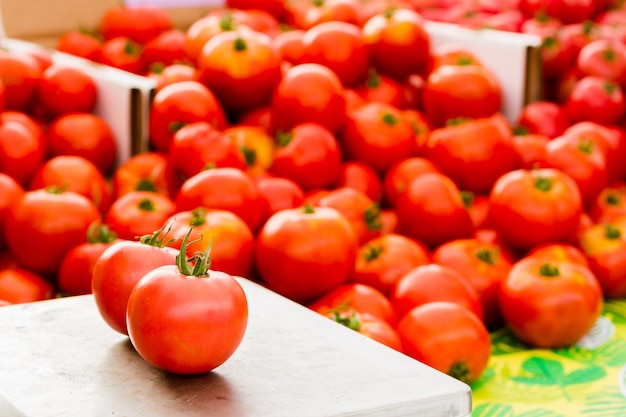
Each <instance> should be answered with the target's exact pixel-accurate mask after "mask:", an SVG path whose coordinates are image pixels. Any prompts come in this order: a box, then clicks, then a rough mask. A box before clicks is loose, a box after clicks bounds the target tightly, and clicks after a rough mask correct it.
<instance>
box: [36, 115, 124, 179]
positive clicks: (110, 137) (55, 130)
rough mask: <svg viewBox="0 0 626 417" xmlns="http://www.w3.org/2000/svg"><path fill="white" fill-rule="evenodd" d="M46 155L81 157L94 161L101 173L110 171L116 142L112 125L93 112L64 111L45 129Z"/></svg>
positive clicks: (112, 166)
mask: <svg viewBox="0 0 626 417" xmlns="http://www.w3.org/2000/svg"><path fill="white" fill-rule="evenodd" d="M45 132H46V139H47V143H48V156H49V157H54V156H60V155H75V156H82V157H83V158H86V159H88V160H89V161H91V162H92V163H93V164H95V165H96V166H97V167H98V169H99V170H100V171H101V172H102V173H103V174H106V175H108V174H111V173H112V171H113V168H114V167H115V164H116V162H117V146H118V145H117V142H116V140H115V136H114V134H113V131H112V130H111V126H109V124H108V122H107V121H106V120H104V119H103V118H102V117H101V116H98V115H96V114H93V113H84V112H73V113H68V114H63V115H61V116H59V117H57V118H55V119H54V120H52V122H50V124H48V125H47V128H46V130H45Z"/></svg>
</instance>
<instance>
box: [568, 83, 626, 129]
mask: <svg viewBox="0 0 626 417" xmlns="http://www.w3.org/2000/svg"><path fill="white" fill-rule="evenodd" d="M625 110H626V97H625V96H624V92H623V90H622V87H621V86H620V85H619V84H618V83H616V82H615V81H611V80H607V79H605V78H602V77H597V76H593V75H588V76H586V77H583V78H581V79H580V80H578V81H577V82H576V83H575V84H574V86H573V87H572V91H571V92H570V94H569V97H568V98H567V100H566V102H565V111H566V112H567V117H568V118H569V120H571V121H572V122H573V123H576V122H580V121H585V120H587V121H592V122H596V123H598V124H604V125H609V124H616V123H618V122H619V121H620V120H621V119H622V118H623V116H624V111H625Z"/></svg>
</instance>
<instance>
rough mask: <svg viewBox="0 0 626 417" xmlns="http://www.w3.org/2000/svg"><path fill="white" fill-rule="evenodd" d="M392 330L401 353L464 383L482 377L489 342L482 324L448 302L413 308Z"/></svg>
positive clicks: (471, 315)
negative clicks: (394, 332) (400, 345)
mask: <svg viewBox="0 0 626 417" xmlns="http://www.w3.org/2000/svg"><path fill="white" fill-rule="evenodd" d="M396 329H397V331H398V335H399V336H400V340H401V341H402V351H403V352H404V353H406V354H407V355H409V356H411V357H412V358H414V359H417V360H418V361H420V362H423V363H425V364H426V365H428V366H431V367H433V368H435V369H437V370H439V371H441V372H444V373H447V374H448V375H450V376H452V377H454V378H457V379H459V380H461V381H463V382H465V383H468V384H471V383H472V382H474V381H475V380H476V379H478V377H479V376H480V375H482V373H483V371H484V370H485V369H486V367H487V363H488V362H489V358H490V356H491V339H490V338H489V332H488V331H487V328H486V327H485V325H484V324H483V323H482V321H480V319H479V318H478V317H476V315H475V314H474V313H472V312H471V311H470V310H468V309H467V308H466V307H463V306H461V305H459V304H456V303H451V302H449V301H435V302H431V303H427V304H424V305H421V306H418V307H415V308H414V309H412V310H411V311H409V312H408V313H407V315H406V316H404V318H403V319H402V320H400V323H398V327H397V328H396Z"/></svg>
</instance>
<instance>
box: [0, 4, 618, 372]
mask: <svg viewBox="0 0 626 417" xmlns="http://www.w3.org/2000/svg"><path fill="white" fill-rule="evenodd" d="M227 3H228V7H227V8H223V9H215V10H211V11H209V12H207V14H206V15H205V16H203V17H201V18H199V19H197V20H196V21H194V22H192V23H191V24H190V25H189V26H188V27H186V28H182V29H180V28H176V27H175V26H174V24H173V21H172V20H171V18H170V17H169V15H168V14H167V12H166V10H163V9H161V8H159V7H156V6H142V7H136V8H125V7H116V8H113V9H111V10H110V11H109V12H108V13H106V14H105V15H104V16H103V17H102V20H101V25H100V28H99V31H98V33H97V34H86V33H83V32H79V31H74V32H70V33H66V34H65V35H64V36H62V37H61V38H60V39H59V42H58V45H57V49H58V50H60V51H63V52H66V53H71V54H74V55H78V56H81V57H84V58H87V59H91V60H94V61H97V62H101V63H104V64H107V65H111V66H115V67H117V68H120V69H124V70H126V71H130V72H134V73H136V74H140V75H144V76H146V77H152V78H154V79H155V82H156V93H155V96H154V100H153V102H152V104H151V108H150V120H149V128H150V137H149V139H150V147H151V148H150V150H149V151H147V152H144V153H141V154H137V155H133V156H132V157H131V158H130V159H128V160H126V161H119V162H118V163H117V164H114V162H111V157H110V155H111V154H113V155H114V150H113V151H112V150H111V148H110V146H111V143H114V142H113V141H111V140H110V139H108V137H107V136H106V135H105V134H104V130H105V129H104V127H102V126H101V125H99V124H96V123H95V120H90V121H89V122H88V121H87V120H82V119H81V120H74V118H79V117H82V118H87V116H86V115H85V114H89V110H90V103H91V100H92V99H93V98H92V93H90V91H91V90H90V89H89V88H86V86H87V85H88V80H84V79H83V78H81V77H78V76H77V75H76V74H74V75H72V76H71V77H70V76H68V75H67V74H66V75H64V74H63V72H62V71H56V72H53V71H52V70H51V69H50V68H54V67H55V66H54V64H53V63H51V62H49V61H46V57H44V56H37V57H35V56H29V57H24V56H20V57H17V54H13V55H11V60H12V61H10V62H11V63H12V65H11V66H8V65H4V62H9V55H10V54H11V53H9V52H5V51H0V61H2V65H0V81H1V83H0V104H1V106H0V108H2V113H0V171H1V175H0V187H1V188H2V191H1V192H0V227H1V229H0V230H1V231H2V233H1V234H0V248H2V251H3V252H2V261H0V299H2V300H3V303H6V304H9V303H19V302H28V301H35V300H41V299H46V298H50V297H53V296H54V295H55V294H58V295H63V296H71V295H79V294H87V293H93V294H94V298H95V300H96V303H97V305H98V308H99V309H100V312H101V313H102V315H103V318H104V320H105V321H106V322H107V323H108V324H109V325H110V326H111V327H112V328H113V329H115V330H116V331H118V332H120V333H123V334H129V335H130V337H131V340H132V341H133V343H134V344H136V345H137V347H138V351H139V352H140V354H141V355H142V356H144V357H145V358H146V359H147V360H148V361H149V362H151V363H153V364H155V365H156V366H159V367H162V368H164V369H170V370H172V368H170V365H171V362H167V361H168V360H171V358H170V359H166V360H164V359H163V356H167V355H173V357H175V355H176V352H174V351H175V350H176V349H175V348H173V347H164V346H163V345H162V344H161V343H156V344H157V346H156V347H155V344H154V340H155V339H152V342H151V343H152V344H150V343H149V342H148V341H146V340H143V341H142V336H141V335H142V333H141V332H142V331H145V332H146V334H147V335H148V336H149V335H150V332H156V331H157V330H156V328H155V327H154V326H152V327H151V324H150V322H149V321H150V320H152V319H154V317H157V319H158V320H161V319H163V320H166V319H167V320H169V319H171V321H168V323H178V324H176V326H178V327H185V326H184V325H182V324H181V323H187V322H189V323H191V324H189V326H188V327H185V331H188V332H190V333H189V334H193V332H195V331H197V329H198V327H197V326H200V324H199V322H197V321H194V317H196V316H197V315H201V314H202V313H200V312H199V310H192V309H190V310H189V312H188V315H187V316H186V317H183V318H181V317H177V318H173V317H171V316H170V317H168V313H167V312H168V311H172V310H174V309H164V308H163V307H164V306H163V304H165V303H166V302H165V301H162V302H161V304H160V305H147V304H146V303H145V302H142V300H141V296H139V295H138V296H135V297H133V296H132V293H133V292H134V291H135V290H136V291H138V292H139V291H144V292H145V293H150V294H153V295H154V296H155V297H160V296H161V295H162V291H163V288H164V287H168V286H171V287H172V288H174V286H176V285H177V284H176V283H178V284H180V285H181V286H184V285H185V284H183V282H187V281H189V280H186V279H185V278H184V277H182V278H181V276H180V274H181V273H182V274H183V275H185V276H187V275H188V274H185V273H184V272H183V270H185V271H187V272H189V271H188V270H189V269H190V268H192V266H191V264H189V263H185V262H182V261H181V260H183V259H188V260H195V262H198V259H199V258H198V254H200V253H208V251H209V250H210V258H211V263H210V268H211V270H210V273H209V275H211V274H213V275H216V276H217V275H219V274H224V275H225V276H227V277H230V278H231V280H228V282H232V276H242V277H246V278H249V279H253V280H255V281H258V282H260V283H262V284H263V285H265V286H267V287H268V288H269V289H271V290H273V291H276V292H277V293H279V294H282V295H284V296H286V297H288V298H290V299H292V300H294V301H296V302H298V303H300V304H302V305H305V306H307V307H309V308H311V309H312V310H314V311H317V312H318V313H320V314H321V315H324V316H326V317H328V318H329V319H332V320H335V321H337V322H338V323H341V324H343V325H345V326H347V327H349V328H351V329H353V330H355V331H358V332H360V333H362V334H364V335H366V336H367V337H370V338H372V339H374V340H377V341H379V342H381V343H384V344H386V345H388V346H390V347H391V348H393V349H396V350H398V351H401V352H404V353H406V354H407V355H410V356H412V357H414V358H416V359H418V360H420V361H423V362H425V363H427V364H429V365H431V366H433V367H435V368H436V369H439V370H441V371H442V372H446V373H448V374H450V375H453V376H454V377H456V378H459V379H461V380H463V381H466V382H468V383H471V382H473V381H475V380H476V379H477V378H478V377H479V376H480V375H481V373H482V372H483V370H484V369H485V367H486V365H487V362H488V360H489V356H490V339H489V331H491V330H495V329H498V328H501V327H502V326H508V327H509V328H510V329H511V331H512V332H513V333H514V334H515V335H516V336H517V337H518V338H519V339H520V340H521V341H523V342H525V343H527V344H528V346H531V347H532V346H536V347H561V346H567V345H571V344H574V343H576V342H577V341H578V340H579V339H580V338H581V337H582V336H583V335H584V334H585V333H586V332H588V331H589V330H590V329H591V327H592V326H593V325H594V323H595V321H596V320H597V318H598V316H599V315H600V312H601V308H602V303H603V301H604V300H605V299H608V298H618V297H624V296H626V235H625V233H626V202H625V201H626V200H625V196H626V185H625V184H624V180H626V169H625V167H626V165H624V164H623V161H624V160H625V159H624V158H625V157H626V136H625V134H626V130H624V120H625V118H624V116H625V111H626V109H625V105H624V103H625V102H624V97H623V92H622V88H623V87H624V86H626V84H625V83H626V68H625V67H624V63H625V62H626V55H624V53H626V52H624V51H626V47H624V39H623V37H622V36H621V35H620V34H621V33H622V32H621V30H623V29H622V28H626V24H625V22H626V20H624V19H623V18H622V16H624V13H626V9H621V8H620V6H619V5H618V4H613V3H612V2H610V1H607V2H597V1H593V2H592V1H585V0H578V1H569V2H565V1H558V0H545V1H540V0H534V1H525V0H519V1H506V2H490V1H479V2H476V1H471V2H469V1H445V0H439V1H435V0H433V1H416V0H369V1H365V2H363V1H360V0H325V1H322V2H320V1H313V0H301V1H292V2H283V1H279V0H264V1H260V0H255V1H249V0H231V1H229V2H227ZM469 12H471V13H469ZM574 12H575V13H574ZM426 19H429V20H439V21H448V22H454V23H457V24H462V25H465V26H471V27H476V28H478V27H487V26H488V27H495V28H498V29H502V30H510V31H518V32H526V33H535V34H538V35H540V36H541V37H542V39H543V44H542V54H543V58H544V78H545V89H544V90H545V99H544V100H541V101H538V102H534V103H530V104H528V105H527V106H526V107H525V108H524V109H523V110H522V112H521V113H520V115H519V118H518V120H515V121H510V120H507V119H506V118H505V117H504V116H503V115H502V114H501V113H500V108H501V104H502V98H503V97H502V95H503V90H502V85H503V84H502V83H504V82H506V80H500V79H498V77H497V76H496V75H495V74H494V73H493V72H492V71H491V70H490V69H489V68H488V67H486V66H485V65H484V64H483V63H482V62H481V61H480V59H479V57H477V56H476V55H474V54H472V53H471V52H469V51H467V50H465V49H464V48H462V47H460V46H458V45H452V44H450V45H444V46H442V47H441V48H438V49H437V50H434V49H433V48H431V42H430V38H429V35H428V32H427V31H426V29H425V22H426ZM514 23H515V24H514ZM14 55H15V56H14ZM18 61H20V63H19V64H18V63H17V62H18ZM22 61H24V62H22ZM5 68H12V69H5ZM55 74H56V75H55ZM9 75H12V76H11V77H10V76H9ZM15 75H19V77H15ZM15 80H17V81H15ZM68 80H71V82H70V81H68ZM67 84H70V85H67ZM53 89H60V90H61V91H65V92H66V94H68V96H67V97H63V98H59V95H54V94H52V93H51V91H52V90H53ZM76 91H80V92H81V93H80V94H78V93H76ZM71 92H73V93H71ZM95 93H97V92H94V93H93V94H95ZM70 94H71V96H69V95H70ZM70 105H71V106H70ZM68 106H70V107H69V108H68ZM92 118H93V117H92ZM73 133H80V135H76V136H77V137H78V138H74V137H73V136H72V134H73ZM70 136H72V138H70ZM18 140H19V141H20V143H23V144H24V145H23V146H22V147H21V148H20V152H17V149H16V148H17V147H14V146H12V145H11V146H8V145H7V144H9V143H11V144H14V143H17V141H18ZM70 157H71V158H72V159H71V160H70ZM57 158H66V162H64V163H60V162H57V161H58V159H57ZM76 159H80V161H81V162H80V163H78V162H76ZM85 161H86V162H85ZM87 165H89V166H90V167H91V166H93V167H95V169H92V170H88V169H87ZM47 172H48V173H47ZM79 172H80V173H79ZM46 173H47V174H46ZM181 254H182V255H181ZM177 259H178V260H177ZM202 259H203V258H202ZM205 260H206V259H205ZM192 263H193V262H192ZM177 264H178V272H177V270H175V268H176V265H177ZM154 271H159V272H158V273H155V272H154ZM204 272H206V271H204ZM177 274H178V275H177ZM155 275H157V277H155ZM148 277H151V278H150V279H148ZM144 278H145V280H144ZM116 279H118V281H117V282H115V280H116ZM201 281H202V280H201ZM206 281H207V282H209V281H211V280H210V279H209V280H206ZM216 281H217V279H216ZM216 285H217V284H216ZM231 289H232V288H231ZM187 290H191V291H197V292H198V296H200V294H202V291H204V290H199V289H198V290H196V289H189V288H187V289H185V290H183V289H182V287H181V289H180V291H181V292H180V293H179V294H187V293H185V292H183V291H187ZM175 291H179V290H175ZM220 291H226V290H225V289H223V288H222V289H221V290H220ZM112 293H113V294H112ZM107 294H108V295H107ZM222 294H226V292H223V293H222ZM183 296H184V295H181V297H183ZM238 297H239V296H235V295H233V299H235V300H238V301H233V302H232V303H230V304H229V305H230V310H229V311H230V313H233V312H234V311H240V312H241V314H240V315H237V314H234V315H233V316H232V317H231V318H230V319H226V318H224V317H226V315H222V316H220V317H221V319H223V320H225V321H226V322H229V320H230V321H232V322H233V323H235V322H236V323H239V326H233V329H235V328H236V329H241V328H242V327H241V325H242V322H243V321H245V320H244V316H245V317H247V310H245V314H243V311H244V307H242V305H243V304H242V300H241V298H238ZM224 298H227V297H226V296H225V295H224ZM112 299H115V302H114V303H109V302H110V301H111V300H112ZM120 300H121V301H120ZM172 302H174V301H172ZM155 309H158V310H161V312H159V311H155ZM163 311H165V312H163ZM159 314H163V315H164V316H159ZM133 317H134V320H135V321H134V322H133V321H132V318H133ZM175 320H178V321H175ZM132 323H135V324H132ZM135 325H137V326H143V327H142V329H143V330H135V335H136V336H135V338H133V331H134V330H133V329H134V326H135ZM203 325H204V324H203ZM172 326H174V324H172ZM194 326H195V327H194ZM243 328H244V329H245V324H243ZM146 329H148V330H146ZM152 335H153V336H155V337H156V335H155V334H152ZM242 335H243V334H242V333H241V332H239V333H238V332H237V331H235V330H232V333H230V334H229V335H227V336H224V339H225V340H229V341H232V342H233V343H232V344H231V345H230V346H223V347H224V349H225V351H224V352H225V353H224V355H223V356H222V357H221V360H222V361H223V360H225V358H227V357H228V356H229V354H230V353H232V349H235V348H236V346H237V344H238V341H239V340H240V338H241V337H242ZM143 336H146V335H145V334H144V335H143ZM146 337H147V336H146ZM144 349H145V350H144ZM229 349H231V350H229ZM155 351H156V352H157V355H156V357H155V356H154V355H153V354H154V353H155ZM166 351H167V352H166ZM160 354H162V356H159V355H160ZM173 360H174V361H175V362H177V363H181V362H182V360H181V359H180V358H178V359H173ZM218 363H220V361H219V360H218V361H217V362H212V365H211V366H208V367H206V368H198V367H195V364H189V365H188V366H183V367H182V368H174V369H173V370H174V371H178V372H190V373H194V372H202V371H206V370H210V369H212V367H214V366H216V364H218Z"/></svg>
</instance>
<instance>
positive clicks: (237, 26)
mask: <svg viewBox="0 0 626 417" xmlns="http://www.w3.org/2000/svg"><path fill="white" fill-rule="evenodd" d="M245 30H251V28H249V27H248V26H246V25H245V24H243V22H241V21H239V20H238V19H235V18H233V15H232V14H231V13H224V14H211V13H209V14H207V15H205V16H202V17H200V18H199V19H196V20H194V21H193V22H191V24H190V25H189V27H188V28H187V30H186V31H185V44H184V45H183V50H184V51H185V53H186V54H187V57H188V58H189V60H190V61H191V62H192V64H193V65H195V66H197V64H198V57H199V56H200V54H201V53H202V48H203V47H204V44H205V43H207V42H208V41H209V40H210V39H211V38H212V37H213V36H215V35H217V34H218V33H222V32H226V31H245Z"/></svg>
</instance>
